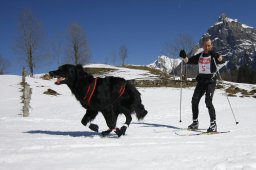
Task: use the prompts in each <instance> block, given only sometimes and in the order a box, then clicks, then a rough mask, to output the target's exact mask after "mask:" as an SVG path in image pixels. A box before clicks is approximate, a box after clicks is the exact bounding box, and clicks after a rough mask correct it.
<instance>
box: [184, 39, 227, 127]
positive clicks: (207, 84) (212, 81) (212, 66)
mask: <svg viewBox="0 0 256 170" xmlns="http://www.w3.org/2000/svg"><path fill="white" fill-rule="evenodd" d="M202 47H203V50H204V51H203V52H202V53H199V54H197V55H195V56H192V57H190V58H188V56H187V54H186V52H185V51H184V50H181V51H180V57H181V58H183V61H184V62H185V63H186V64H198V66H199V74H198V75H197V77H196V80H197V85H196V88H195V90H194V94H193V97H192V112H193V123H192V124H191V125H189V126H188V129H190V130H197V129H198V126H199V122H198V113H199V110H198V104H199V102H200V99H201V97H202V96H203V95H204V94H205V103H206V107H207V108H208V111H209V115H210V127H209V128H208V129H207V132H217V124H216V115H215V109H214V106H213V104H212V99H213V94H214V90H215V87H216V71H217V68H216V64H222V63H224V61H223V58H222V56H221V55H220V54H218V53H216V52H215V51H214V50H213V49H212V48H213V45H212V41H211V39H210V37H208V36H206V37H203V39H202ZM214 60H215V61H214Z"/></svg>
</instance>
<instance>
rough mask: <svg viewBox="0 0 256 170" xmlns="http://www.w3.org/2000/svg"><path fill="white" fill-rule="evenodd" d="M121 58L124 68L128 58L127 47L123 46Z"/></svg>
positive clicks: (120, 53)
mask: <svg viewBox="0 0 256 170" xmlns="http://www.w3.org/2000/svg"><path fill="white" fill-rule="evenodd" d="M119 56H120V58H121V61H122V66H124V62H125V60H126V59H127V58H128V49H127V47H126V46H125V45H122V46H121V47H120V51H119Z"/></svg>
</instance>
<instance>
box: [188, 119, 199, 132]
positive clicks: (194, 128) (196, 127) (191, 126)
mask: <svg viewBox="0 0 256 170" xmlns="http://www.w3.org/2000/svg"><path fill="white" fill-rule="evenodd" d="M198 126H199V123H198V120H197V119H196V120H193V123H192V124H191V125H189V126H188V129H189V130H198Z"/></svg>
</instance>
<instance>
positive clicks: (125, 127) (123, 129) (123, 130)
mask: <svg viewBox="0 0 256 170" xmlns="http://www.w3.org/2000/svg"><path fill="white" fill-rule="evenodd" d="M126 130H127V126H122V127H121V132H122V134H123V135H125V132H126Z"/></svg>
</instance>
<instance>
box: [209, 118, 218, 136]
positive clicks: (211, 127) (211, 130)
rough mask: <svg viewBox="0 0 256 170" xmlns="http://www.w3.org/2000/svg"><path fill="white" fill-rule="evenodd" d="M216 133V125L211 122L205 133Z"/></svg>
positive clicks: (214, 122)
mask: <svg viewBox="0 0 256 170" xmlns="http://www.w3.org/2000/svg"><path fill="white" fill-rule="evenodd" d="M211 132H217V124H216V121H215V120H214V121H211V124H210V127H209V128H208V129H207V133H211Z"/></svg>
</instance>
